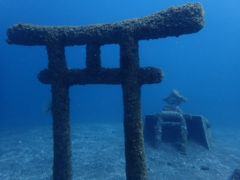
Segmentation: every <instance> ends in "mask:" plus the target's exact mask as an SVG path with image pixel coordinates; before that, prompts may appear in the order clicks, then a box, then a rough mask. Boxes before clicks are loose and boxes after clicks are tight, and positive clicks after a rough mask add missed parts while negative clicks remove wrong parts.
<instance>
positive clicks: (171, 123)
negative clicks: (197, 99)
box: [144, 90, 211, 153]
mask: <svg viewBox="0 0 240 180" xmlns="http://www.w3.org/2000/svg"><path fill="white" fill-rule="evenodd" d="M163 100H164V101H166V102H167V103H168V104H167V105H166V106H164V107H163V110H162V111H161V112H160V113H156V114H153V115H146V116H145V124H144V137H145V139H146V141H147V142H148V143H149V144H151V145H152V146H154V147H159V146H160V144H161V143H162V142H172V143H175V145H176V147H177V148H178V149H179V150H180V151H181V152H183V153H186V146H187V141H188V139H191V140H194V141H195V142H197V143H199V144H200V145H202V146H204V147H206V148H207V149H210V147H211V132H210V125H209V122H208V120H207V119H206V118H205V117H203V116H201V115H200V116H199V115H191V114H185V113H183V111H182V110H181V109H180V107H179V105H180V104H181V103H182V102H186V101H187V99H186V98H185V97H183V96H182V95H180V93H179V92H178V91H177V90H173V91H172V93H171V94H170V95H169V96H168V97H166V98H164V99H163Z"/></svg>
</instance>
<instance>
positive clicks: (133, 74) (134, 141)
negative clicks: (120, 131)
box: [120, 33, 147, 180]
mask: <svg viewBox="0 0 240 180" xmlns="http://www.w3.org/2000/svg"><path fill="white" fill-rule="evenodd" d="M129 34H131V33H129ZM125 37H126V39H124V40H123V42H122V43H120V68H121V69H122V73H123V76H124V78H123V81H122V91H123V101H124V102H123V104H124V135H125V159H126V177H127V180H137V179H138V180H146V179H147V171H146V161H145V153H144V141H143V134H142V132H143V128H142V118H141V82H140V79H139V56H138V41H137V40H135V39H134V38H133V36H130V35H129V36H128V35H126V36H125Z"/></svg>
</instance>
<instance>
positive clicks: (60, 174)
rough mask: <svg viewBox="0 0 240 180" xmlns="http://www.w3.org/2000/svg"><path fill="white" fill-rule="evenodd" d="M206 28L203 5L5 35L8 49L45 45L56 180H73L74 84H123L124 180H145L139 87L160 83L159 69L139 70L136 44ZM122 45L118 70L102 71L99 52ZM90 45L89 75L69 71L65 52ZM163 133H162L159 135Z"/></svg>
mask: <svg viewBox="0 0 240 180" xmlns="http://www.w3.org/2000/svg"><path fill="white" fill-rule="evenodd" d="M203 26H204V12H203V8H202V6H201V4H200V3H189V4H186V5H182V6H176V7H171V8H168V9H166V10H163V11H160V12H158V13H155V14H152V15H149V16H146V17H143V18H137V19H129V20H125V21H122V22H119V23H109V24H99V25H88V26H74V27H73V26H38V25H31V24H22V23H20V24H16V25H13V26H12V27H10V28H9V29H8V30H7V35H8V39H7V42H8V43H9V44H21V45H44V46H46V47H47V53H48V60H49V64H48V68H47V69H45V70H43V71H41V72H40V73H39V75H38V78H39V80H40V81H41V82H42V83H45V84H51V90H52V91H51V92H52V114H53V137H54V163H53V180H71V179H72V164H71V161H72V160H71V156H72V153H71V137H70V134H71V133H70V123H69V121H70V118H69V117H70V114H69V109H70V107H69V91H68V90H69V87H70V86H71V85H76V84H121V85H122V91H123V102H124V103H123V104H124V133H125V158H126V179H127V180H146V179H147V168H146V161H145V152H144V140H143V127H142V117H141V86H142V85H143V84H151V83H159V82H161V81H162V78H163V73H162V71H161V70H160V69H159V68H154V67H143V68H141V67H139V53H138V41H139V40H146V39H156V38H161V37H167V36H177V37H178V36H180V35H182V34H189V33H194V32H197V31H199V30H200V29H202V27H203ZM113 43H116V44H119V45H120V68H118V69H117V68H112V69H108V68H102V67H101V58H100V57H101V56H100V55H101V51H100V46H101V45H104V44H113ZM84 44H86V69H68V68H67V65H66V64H67V63H66V59H65V46H72V45H84ZM159 133H160V131H159Z"/></svg>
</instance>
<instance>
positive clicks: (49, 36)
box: [7, 3, 204, 46]
mask: <svg viewBox="0 0 240 180" xmlns="http://www.w3.org/2000/svg"><path fill="white" fill-rule="evenodd" d="M203 26H204V11H203V7H202V5H201V4H200V3H189V4H186V5H180V6H174V7H171V8H168V9H166V10H163V11H160V12H157V13H155V14H152V15H149V16H145V17H142V18H135V19H129V20H125V21H121V22H118V23H108V24H97V25H87V26H38V25H31V24H22V23H20V24H16V25H14V26H12V27H10V28H9V29H8V31H7V35H8V40H7V42H8V43H9V44H23V45H46V44H49V42H52V41H54V42H56V41H57V42H59V43H61V44H62V45H64V46H71V45H82V44H98V45H103V44H112V43H120V42H121V41H122V38H124V35H125V33H126V32H127V33H132V35H133V37H134V38H135V39H136V40H146V39H156V38H163V37H167V36H180V35H182V34H189V33H195V32H198V31H199V30H200V29H202V28H203Z"/></svg>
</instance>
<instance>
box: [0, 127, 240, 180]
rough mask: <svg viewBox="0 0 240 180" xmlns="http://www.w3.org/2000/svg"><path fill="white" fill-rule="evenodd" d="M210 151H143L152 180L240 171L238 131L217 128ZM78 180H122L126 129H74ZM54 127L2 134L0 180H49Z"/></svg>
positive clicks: (221, 179) (216, 178)
mask: <svg viewBox="0 0 240 180" xmlns="http://www.w3.org/2000/svg"><path fill="white" fill-rule="evenodd" d="M212 136H213V146H212V149H211V150H210V151H209V150H207V149H205V148H204V147H202V146H200V145H198V144H196V143H194V142H189V143H188V147H187V154H186V155H183V154H181V153H179V152H178V151H177V150H176V149H175V148H174V147H173V146H172V145H169V144H162V145H161V147H160V148H158V149H154V148H152V147H150V146H148V145H146V147H145V151H146V157H147V165H148V176H149V180H227V179H228V178H229V177H230V175H231V174H232V172H233V170H234V169H235V168H237V167H239V166H240V131H239V130H237V128H236V129H231V128H228V129H223V128H213V129H212ZM72 152H73V157H72V161H73V179H74V180H124V179H125V159H124V139H123V128H122V124H72ZM52 158H53V153H52V131H51V127H50V126H48V127H47V126H46V127H38V128H28V129H23V128H22V129H20V128H19V129H15V130H3V131H1V132H0V180H50V177H51V173H52Z"/></svg>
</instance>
